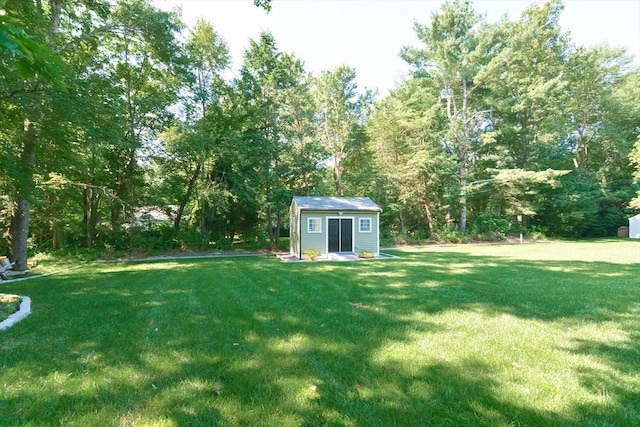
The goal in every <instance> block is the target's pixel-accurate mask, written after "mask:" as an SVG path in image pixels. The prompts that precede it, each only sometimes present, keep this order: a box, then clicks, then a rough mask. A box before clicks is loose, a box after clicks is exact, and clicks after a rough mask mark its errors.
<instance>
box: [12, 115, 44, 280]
mask: <svg viewBox="0 0 640 427" xmlns="http://www.w3.org/2000/svg"><path fill="white" fill-rule="evenodd" d="M37 147H38V141H37V135H36V132H35V127H34V126H33V124H32V123H31V122H30V121H29V119H25V120H24V131H23V145H22V154H21V156H20V166H21V169H22V173H23V176H22V177H21V179H20V178H19V179H18V180H17V183H16V184H17V188H18V194H17V196H16V199H15V201H14V202H13V205H12V207H11V224H10V226H9V239H8V242H7V246H8V247H7V252H8V256H9V259H10V260H11V261H12V262H15V265H14V267H13V268H14V269H15V270H17V271H24V270H26V269H27V248H28V246H27V241H28V238H29V215H30V210H31V203H30V202H29V199H30V198H31V195H32V194H33V187H34V183H33V168H34V166H35V162H36V150H37Z"/></svg>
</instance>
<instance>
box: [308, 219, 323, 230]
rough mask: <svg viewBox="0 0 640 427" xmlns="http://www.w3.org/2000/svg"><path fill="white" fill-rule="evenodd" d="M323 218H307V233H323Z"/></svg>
mask: <svg viewBox="0 0 640 427" xmlns="http://www.w3.org/2000/svg"><path fill="white" fill-rule="evenodd" d="M321 232H322V220H321V219H320V218H309V219H307V233H321Z"/></svg>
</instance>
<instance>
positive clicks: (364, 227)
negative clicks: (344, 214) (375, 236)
mask: <svg viewBox="0 0 640 427" xmlns="http://www.w3.org/2000/svg"><path fill="white" fill-rule="evenodd" d="M360 232H361V233H371V218H360Z"/></svg>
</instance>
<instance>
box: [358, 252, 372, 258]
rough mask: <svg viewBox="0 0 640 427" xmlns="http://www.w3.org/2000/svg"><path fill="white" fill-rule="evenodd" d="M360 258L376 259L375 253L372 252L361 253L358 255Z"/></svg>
mask: <svg viewBox="0 0 640 427" xmlns="http://www.w3.org/2000/svg"><path fill="white" fill-rule="evenodd" d="M358 256H359V257H360V258H364V259H371V258H373V257H374V255H373V252H370V251H360V254H358Z"/></svg>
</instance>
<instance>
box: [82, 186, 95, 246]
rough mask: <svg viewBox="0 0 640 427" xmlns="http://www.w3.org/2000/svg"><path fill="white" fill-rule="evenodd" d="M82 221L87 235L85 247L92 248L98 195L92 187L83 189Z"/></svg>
mask: <svg viewBox="0 0 640 427" xmlns="http://www.w3.org/2000/svg"><path fill="white" fill-rule="evenodd" d="M84 223H85V229H86V236H87V247H88V248H93V246H94V238H95V235H96V225H97V224H98V195H97V192H96V190H95V189H94V188H85V190H84Z"/></svg>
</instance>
